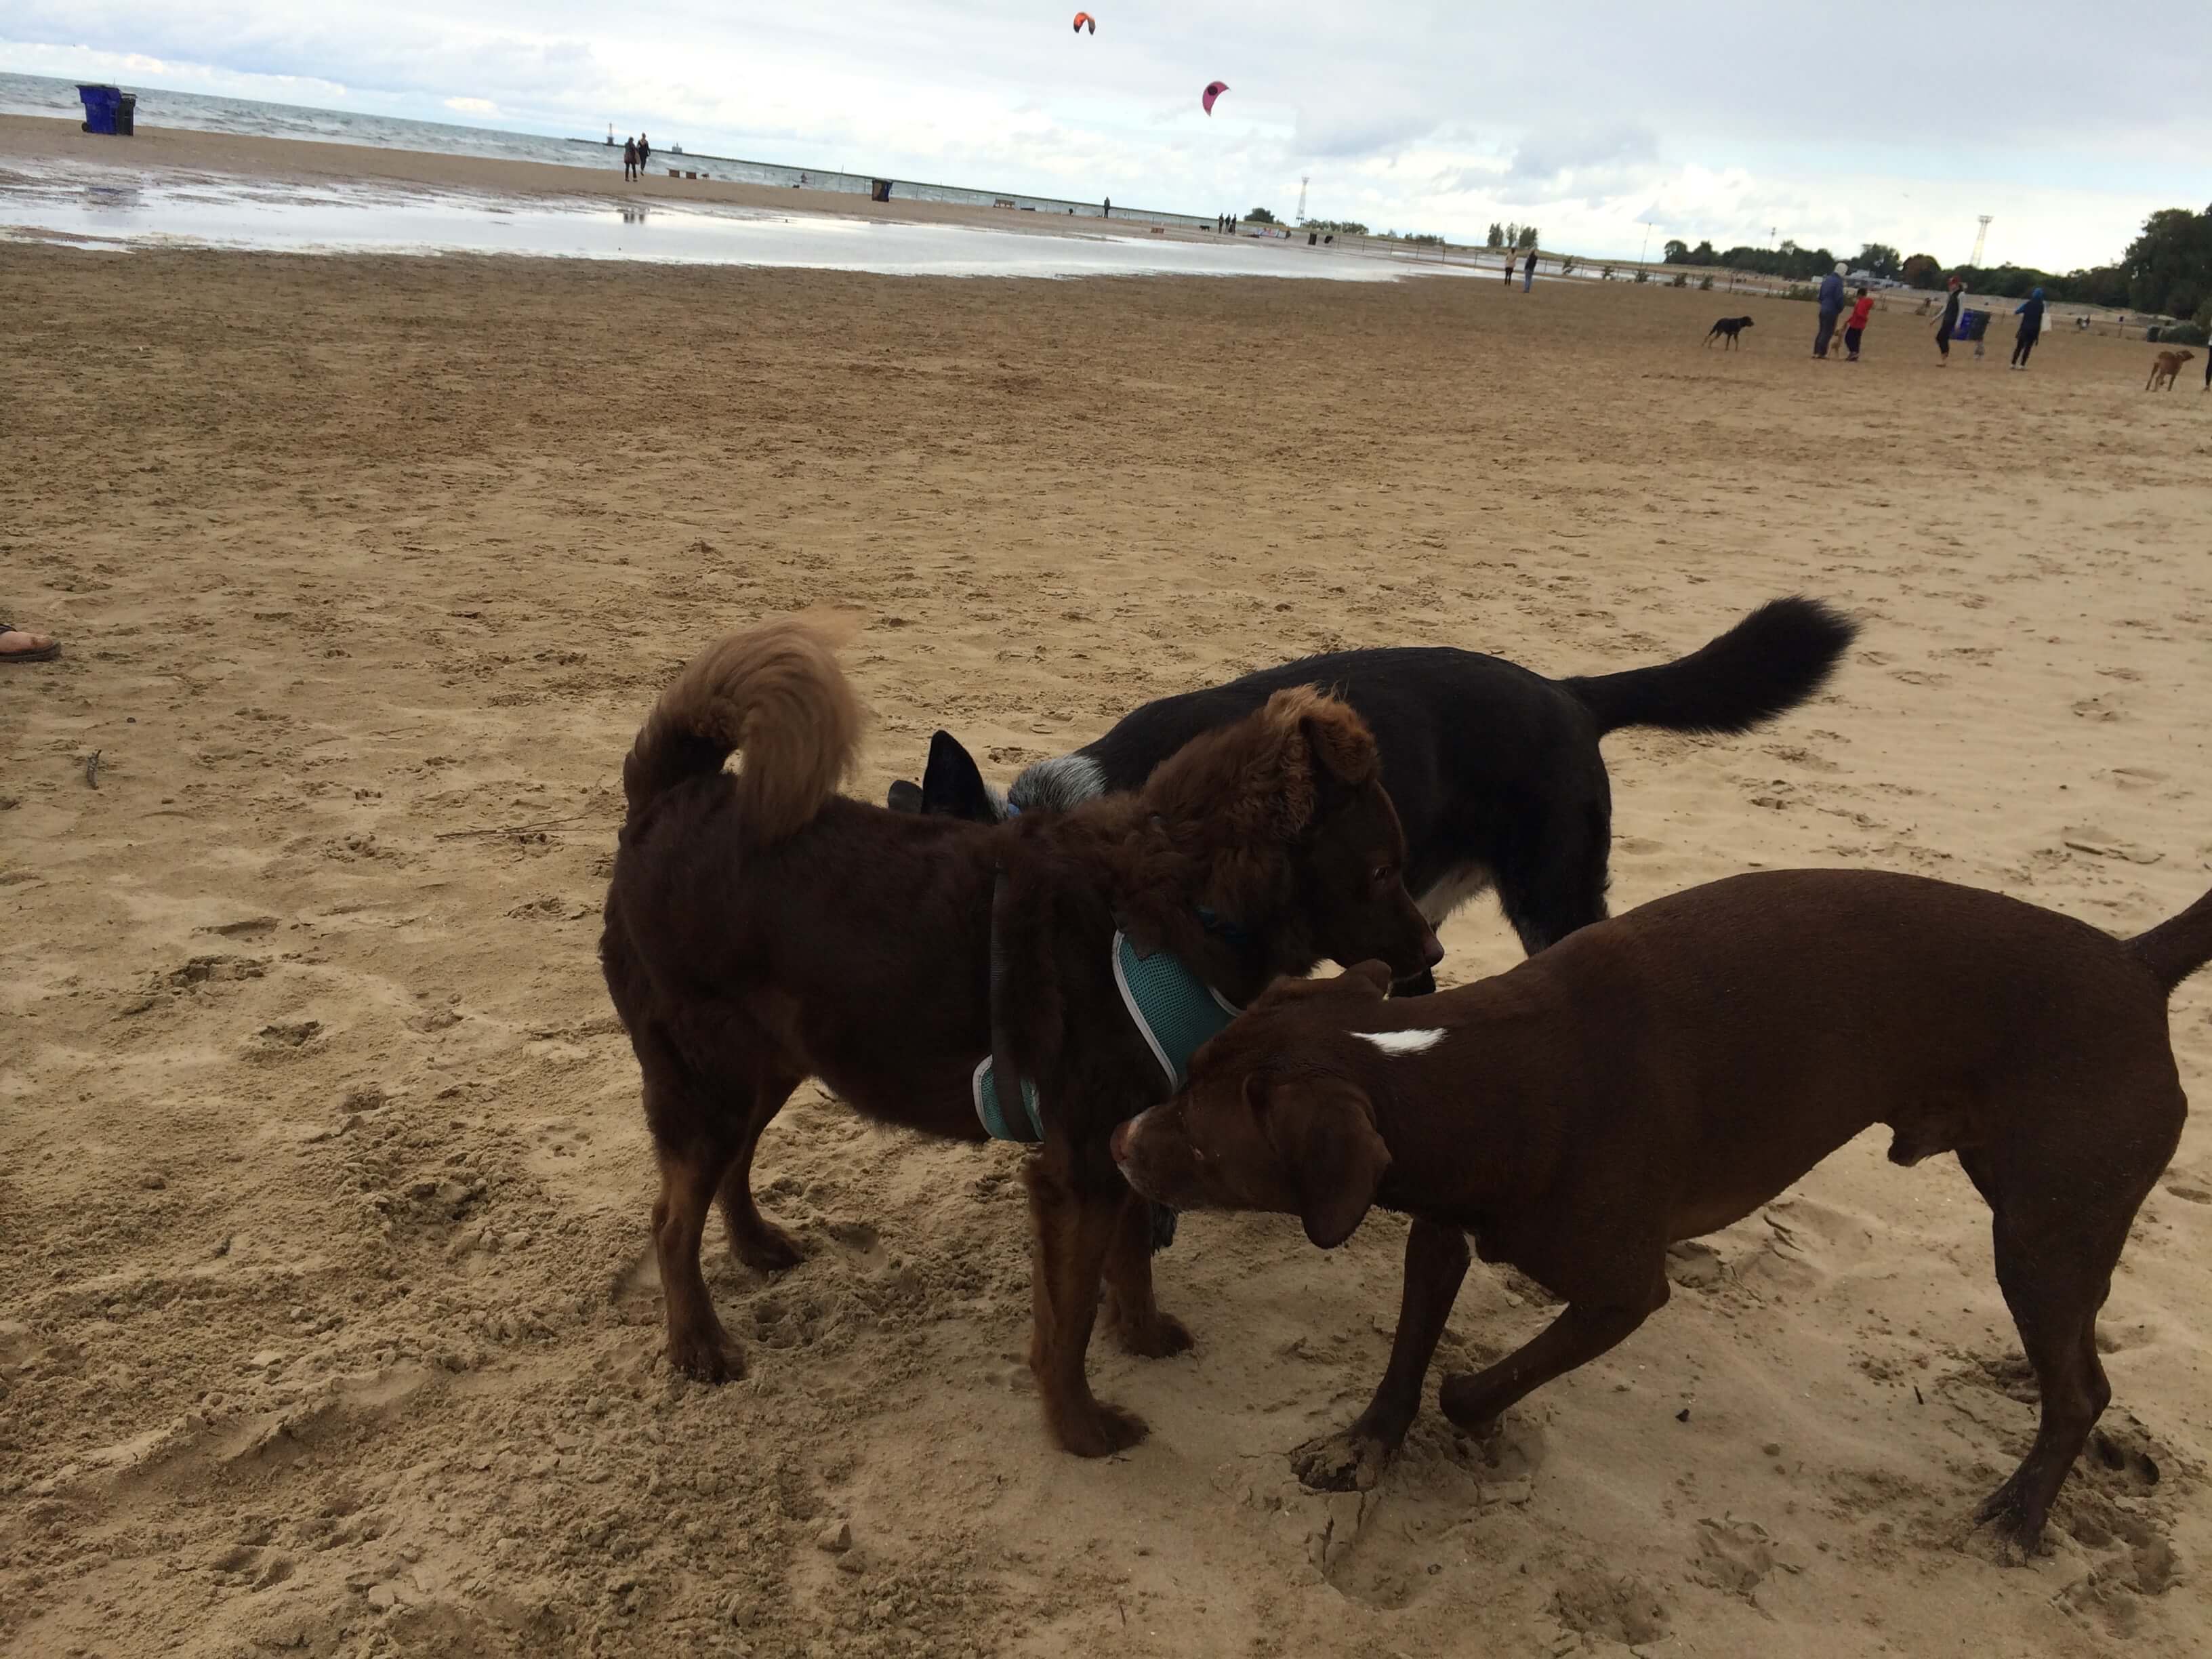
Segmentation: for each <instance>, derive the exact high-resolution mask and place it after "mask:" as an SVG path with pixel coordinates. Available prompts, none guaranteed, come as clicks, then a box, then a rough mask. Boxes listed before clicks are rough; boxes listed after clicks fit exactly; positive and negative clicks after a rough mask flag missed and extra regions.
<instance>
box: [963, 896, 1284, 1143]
mask: <svg viewBox="0 0 2212 1659" xmlns="http://www.w3.org/2000/svg"><path fill="white" fill-rule="evenodd" d="M1113 965H1114V983H1115V986H1116V987H1119V988H1120V990H1121V1006H1123V1007H1125V1008H1127V1010H1128V1011H1129V1018H1130V1021H1131V1023H1132V1024H1134V1025H1135V1026H1136V1028H1137V1034H1138V1035H1139V1036H1141V1037H1143V1038H1144V1039H1145V1046H1146V1048H1150V1049H1151V1050H1152V1058H1153V1059H1154V1060H1158V1062H1159V1067H1160V1074H1161V1077H1162V1078H1163V1079H1164V1080H1165V1083H1166V1085H1167V1086H1166V1087H1165V1088H1164V1090H1163V1091H1162V1092H1161V1098H1162V1099H1165V1098H1166V1097H1168V1096H1169V1095H1171V1094H1173V1093H1174V1092H1175V1091H1176V1090H1177V1089H1180V1088H1181V1087H1182V1085H1183V1079H1185V1078H1187V1077H1188V1076H1189V1075H1190V1058H1191V1056H1192V1055H1193V1054H1196V1053H1197V1052H1198V1051H1199V1049H1200V1048H1202V1047H1203V1046H1204V1045H1205V1043H1206V1039H1207V1038H1208V1037H1211V1036H1214V1035H1215V1034H1216V1033H1218V1032H1219V1031H1220V1030H1223V1029H1224V1028H1225V1026H1227V1024H1229V1022H1230V1021H1231V1020H1232V1019H1234V1018H1237V1014H1238V1013H1239V1012H1242V1011H1241V1010H1240V1009H1238V1008H1237V1006H1235V1005H1234V1004H1232V1003H1231V1002H1229V1001H1227V1000H1225V999H1224V998H1223V997H1222V995H1221V994H1220V993H1219V992H1218V991H1216V990H1215V989H1214V988H1213V987H1212V986H1210V985H1208V984H1207V983H1206V981H1204V980H1202V979H1200V977H1199V976H1198V975H1196V974H1194V973H1193V972H1192V971H1191V970H1190V969H1189V967H1188V964H1186V963H1184V962H1183V960H1182V957H1176V956H1171V955H1170V954H1169V953H1168V952H1167V951H1153V952H1152V954H1151V955H1149V956H1147V955H1146V953H1145V952H1144V951H1140V950H1139V949H1138V948H1137V946H1136V945H1135V944H1134V942H1133V941H1132V940H1131V939H1130V938H1129V936H1128V935H1127V933H1121V932H1120V931H1119V930H1118V929H1117V930H1116V931H1115V934H1114V946H1113ZM997 1073H998V1066H997V1065H996V1063H995V1056H994V1055H990V1054H986V1055H985V1056H984V1057H983V1059H982V1060H981V1063H980V1064H979V1065H977V1066H976V1067H975V1078H974V1079H973V1083H972V1085H971V1086H972V1090H973V1093H974V1096H975V1116H976V1118H977V1120H978V1121H981V1124H982V1126H983V1131H984V1133H986V1134H987V1135H989V1136H990V1137H991V1138H992V1139H994V1140H1026V1141H1037V1140H1042V1139H1044V1111H1043V1109H1042V1106H1041V1105H1040V1104H1039V1103H1038V1100H1037V1091H1036V1083H1035V1082H1034V1081H1032V1080H1031V1079H1029V1078H1026V1077H1025V1078H1024V1079H1022V1080H1021V1103H1020V1105H1019V1107H1018V1109H1016V1110H1015V1111H1013V1112H1012V1113H1009V1112H1008V1111H1007V1110H1006V1103H1005V1102H1004V1101H1003V1100H1001V1099H1000V1094H999V1081H998V1076H997Z"/></svg>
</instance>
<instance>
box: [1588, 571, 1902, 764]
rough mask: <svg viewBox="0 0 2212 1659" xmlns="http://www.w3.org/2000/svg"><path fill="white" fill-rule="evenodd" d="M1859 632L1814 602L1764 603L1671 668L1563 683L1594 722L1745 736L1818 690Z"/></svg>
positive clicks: (1614, 727)
mask: <svg viewBox="0 0 2212 1659" xmlns="http://www.w3.org/2000/svg"><path fill="white" fill-rule="evenodd" d="M1858 631H1859V628H1858V624H1857V623H1855V622H1853V621H1852V620H1851V619H1850V617H1846V616H1844V614H1843V613H1842V612H1841V611H1836V610H1833V609H1832V608H1831V607H1830V606H1828V605H1823V604H1821V603H1820V600H1818V599H1805V598H1803V597H1802V596H1797V597H1792V598H1790V599H1770V600H1768V601H1767V603H1765V605H1761V606H1759V609H1758V610H1756V611H1753V612H1752V613H1751V614H1750V615H1749V616H1748V617H1745V618H1744V619H1743V620H1742V621H1741V622H1740V623H1737V624H1736V625H1735V627H1734V628H1731V629H1729V631H1728V632H1727V633H1725V634H1723V635H1721V636H1720V637H1719V638H1718V639H1717V640H1714V641H1711V643H1710V644H1708V645H1706V646H1705V647H1702V648H1701V649H1699V650H1696V651H1692V653H1690V654H1689V655H1688V656H1686V657H1678V658H1676V659H1674V661H1673V662H1662V663H1659V664H1656V665H1654V666H1652V667H1650V668H1631V669H1628V670H1626V671H1624V672H1622V673H1619V674H1593V675H1589V676H1586V677H1580V678H1574V679H1570V680H1565V681H1562V682H1561V684H1564V685H1565V687H1566V688H1567V690H1570V691H1571V692H1573V693H1574V694H1575V696H1577V698H1579V699H1580V700H1581V702H1582V703H1583V707H1585V708H1588V709H1589V711H1590V713H1591V714H1592V715H1594V716H1595V718H1596V720H1597V729H1598V731H1599V732H1601V733H1603V732H1613V731H1618V730H1619V729H1620V727H1622V726H1662V727H1663V728H1665V729H1666V730H1667V731H1669V732H1748V731H1750V730H1751V729H1752V728H1753V726H1759V725H1762V724H1764V723H1765V721H1767V720H1772V719H1773V718H1774V717H1775V716H1776V715H1777V714H1784V713H1786V712H1787V711H1788V710H1790V709H1792V708H1796V706H1797V705H1798V704H1799V703H1801V702H1804V701H1805V699H1806V698H1808V697H1809V696H1812V695H1813V694H1814V692H1815V691H1817V690H1820V687H1821V685H1822V684H1823V683H1824V682H1826V679H1827V678H1828V675H1829V674H1830V672H1832V671H1833V670H1834V668H1835V665H1836V663H1837V661H1838V659H1840V658H1841V657H1842V656H1843V654H1844V651H1845V650H1846V649H1847V648H1848V647H1850V642H1851V641H1852V640H1853V639H1855V638H1856V637H1857V635H1858Z"/></svg>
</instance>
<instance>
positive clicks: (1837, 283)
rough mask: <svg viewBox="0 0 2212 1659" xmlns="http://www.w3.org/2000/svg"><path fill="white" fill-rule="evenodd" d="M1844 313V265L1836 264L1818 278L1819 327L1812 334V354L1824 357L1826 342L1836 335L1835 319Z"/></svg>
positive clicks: (1826, 352) (1826, 351)
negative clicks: (1832, 268)
mask: <svg viewBox="0 0 2212 1659" xmlns="http://www.w3.org/2000/svg"><path fill="white" fill-rule="evenodd" d="M1843 313H1844V267H1843V266H1842V265H1841V264H1838V265H1837V267H1836V268H1835V269H1834V270H1832V271H1830V272H1829V273H1828V274H1827V275H1826V276H1823V277H1822V278H1820V331H1819V332H1818V333H1816V334H1814V336H1813V355H1814V356H1815V357H1826V356H1827V355H1828V342H1829V341H1831V340H1832V339H1834V338H1835V337H1836V319H1837V318H1838V317H1840V316H1842V315H1843Z"/></svg>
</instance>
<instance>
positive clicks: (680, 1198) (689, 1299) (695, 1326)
mask: <svg viewBox="0 0 2212 1659" xmlns="http://www.w3.org/2000/svg"><path fill="white" fill-rule="evenodd" d="M646 1088H647V1091H648V1093H649V1092H650V1091H651V1090H652V1088H653V1083H652V1081H651V1079H649V1078H648V1079H647V1084H646ZM654 1139H655V1146H654V1151H655V1152H656V1153H657V1154H658V1156H659V1161H660V1196H659V1198H658V1199H656V1200H653V1252H654V1254H655V1255H656V1256H657V1257H658V1258H659V1264H660V1293H661V1296H662V1297H663V1299H664V1300H665V1303H666V1304H667V1316H668V1363H669V1364H671V1365H672V1366H674V1367H675V1368H676V1369H677V1370H680V1371H684V1372H686V1373H688V1374H690V1376H696V1377H697V1378H699V1379H700V1380H701V1381H702V1382H705V1383H724V1382H727V1381H728V1380H729V1379H730V1378H731V1377H732V1376H744V1358H743V1356H742V1355H741V1354H740V1353H739V1352H738V1348H737V1346H736V1345H735V1344H734V1343H732V1341H731V1340H730V1337H729V1334H728V1333H727V1332H726V1331H725V1330H724V1329H723V1328H722V1322H721V1321H720V1319H718V1318H716V1317H715V1316H714V1298H713V1297H711V1296H709V1295H708V1292H707V1280H706V1278H705V1276H704V1275H703V1274H702V1273H700V1271H699V1240H700V1237H701V1235H702V1233H704V1232H705V1231H706V1227H707V1209H708V1206H709V1205H710V1204H712V1203H713V1202H714V1188H715V1184H716V1183H717V1182H720V1180H721V1178H722V1170H723V1167H724V1166H725V1165H726V1164H727V1163H728V1161H729V1158H730V1148H729V1146H728V1145H727V1143H726V1142H723V1141H720V1140H717V1139H714V1137H712V1136H711V1135H709V1134H707V1133H701V1134H696V1135H693V1136H691V1137H690V1138H688V1139H684V1140H680V1141H679V1140H671V1139H666V1138H665V1137H663V1136H662V1135H661V1133H659V1129H658V1127H656V1130H655V1135H654Z"/></svg>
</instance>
